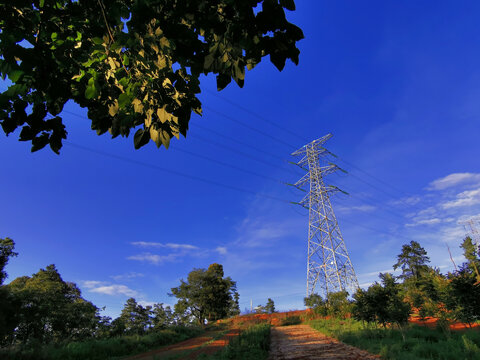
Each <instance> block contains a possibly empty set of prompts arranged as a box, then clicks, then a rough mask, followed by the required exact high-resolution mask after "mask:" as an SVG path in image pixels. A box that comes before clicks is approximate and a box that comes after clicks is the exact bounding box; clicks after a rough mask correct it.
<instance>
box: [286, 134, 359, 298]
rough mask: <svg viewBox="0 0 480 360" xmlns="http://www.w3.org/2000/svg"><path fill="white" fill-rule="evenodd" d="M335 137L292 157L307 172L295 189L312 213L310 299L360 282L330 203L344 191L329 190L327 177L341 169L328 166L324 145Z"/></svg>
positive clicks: (354, 286) (308, 278)
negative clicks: (300, 193)
mask: <svg viewBox="0 0 480 360" xmlns="http://www.w3.org/2000/svg"><path fill="white" fill-rule="evenodd" d="M331 137H332V135H331V134H328V135H326V136H324V137H322V138H320V139H317V140H314V141H312V142H311V143H309V144H307V145H304V146H303V147H302V148H300V149H299V150H297V151H295V152H294V153H293V154H292V155H293V156H297V157H300V160H299V161H298V162H297V163H296V165H298V166H299V167H301V168H302V169H304V170H306V171H308V172H307V174H305V176H303V177H302V178H301V179H300V180H299V181H297V182H296V183H295V184H294V186H296V187H297V188H299V189H301V190H304V191H306V193H307V194H306V196H305V197H304V198H303V200H302V201H300V202H299V203H298V204H299V205H301V206H303V207H304V208H306V209H308V210H309V224H308V259H307V296H309V295H311V294H312V293H319V294H321V295H323V296H326V295H327V294H329V293H331V292H337V291H341V290H351V291H352V292H353V291H355V290H356V289H357V288H358V280H357V277H356V275H355V270H354V269H353V265H352V262H351V260H350V257H349V255H348V252H347V247H346V246H345V242H344V241H343V237H342V233H341V232H340V228H339V226H338V222H337V218H336V217H335V213H334V212H333V208H332V204H331V202H330V194H331V193H333V192H336V191H341V190H340V189H338V188H337V187H336V186H327V185H325V182H324V177H325V176H326V175H328V174H331V173H333V172H335V171H337V170H339V169H340V168H339V167H338V166H337V165H335V164H332V163H329V162H327V159H326V156H327V155H329V154H331V153H330V152H329V151H328V150H327V149H325V148H324V147H323V146H322V145H323V144H324V143H325V142H326V141H327V140H328V139H330V138H331Z"/></svg>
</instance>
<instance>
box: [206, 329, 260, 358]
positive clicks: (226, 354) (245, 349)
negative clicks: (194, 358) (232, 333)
mask: <svg viewBox="0 0 480 360" xmlns="http://www.w3.org/2000/svg"><path fill="white" fill-rule="evenodd" d="M269 349H270V324H265V323H264V324H257V325H253V326H251V327H249V328H247V329H246V330H244V331H242V332H241V333H240V335H239V336H238V337H236V338H233V339H232V340H231V341H230V343H229V344H228V345H227V346H226V347H225V348H224V349H223V350H221V351H219V352H217V353H215V354H212V355H205V354H202V355H200V356H199V357H198V359H199V360H200V359H202V360H233V359H238V360H265V359H267V358H268V351H269Z"/></svg>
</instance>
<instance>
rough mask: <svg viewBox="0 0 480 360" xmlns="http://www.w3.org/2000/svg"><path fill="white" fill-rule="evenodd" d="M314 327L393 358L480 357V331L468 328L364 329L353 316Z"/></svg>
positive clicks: (318, 322)
mask: <svg viewBox="0 0 480 360" xmlns="http://www.w3.org/2000/svg"><path fill="white" fill-rule="evenodd" d="M308 324H309V325H310V326H311V327H313V328H314V329H316V330H318V331H320V332H322V333H324V334H326V335H329V336H332V337H335V338H337V339H339V340H340V341H343V342H344V343H347V344H350V345H352V346H356V347H358V348H361V349H364V350H367V351H368V352H370V353H372V354H379V355H381V356H382V358H384V359H392V360H394V359H395V360H397V359H398V360H421V359H439V360H458V359H462V360H463V359H465V360H467V359H472V360H473V359H477V360H478V359H480V331H478V330H475V329H468V330H462V331H452V332H450V333H445V332H444V331H442V329H439V328H437V329H430V328H427V327H422V326H418V325H410V326H407V327H405V328H403V329H397V328H386V329H384V328H373V327H371V328H365V327H364V326H363V325H362V323H361V322H359V321H356V320H353V319H319V320H313V321H311V322H309V323H308Z"/></svg>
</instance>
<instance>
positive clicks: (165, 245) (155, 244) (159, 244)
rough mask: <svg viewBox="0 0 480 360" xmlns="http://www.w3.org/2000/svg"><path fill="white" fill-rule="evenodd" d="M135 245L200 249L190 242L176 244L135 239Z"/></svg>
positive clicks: (133, 243)
mask: <svg viewBox="0 0 480 360" xmlns="http://www.w3.org/2000/svg"><path fill="white" fill-rule="evenodd" d="M131 244H132V245H134V246H140V247H153V248H167V249H174V250H196V249H198V247H197V246H195V245H190V244H174V243H166V244H163V243H158V242H148V241H135V242H132V243H131Z"/></svg>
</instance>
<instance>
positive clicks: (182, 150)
mask: <svg viewBox="0 0 480 360" xmlns="http://www.w3.org/2000/svg"><path fill="white" fill-rule="evenodd" d="M175 151H179V152H182V153H184V154H187V155H190V156H194V157H197V158H200V159H204V160H207V161H210V162H213V163H215V164H218V165H221V166H225V167H228V168H231V169H234V170H237V171H240V172H244V173H247V174H251V175H254V176H258V177H261V178H263V179H266V180H270V181H273V182H276V183H279V184H285V183H284V182H283V181H280V180H277V179H274V178H272V177H270V176H265V175H263V174H260V173H257V172H255V171H251V170H248V169H244V168H241V167H238V166H235V165H232V164H228V163H225V162H223V161H219V160H216V159H213V158H211V157H208V156H204V155H200V154H197V153H194V152H191V151H188V150H185V149H181V148H176V149H175Z"/></svg>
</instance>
